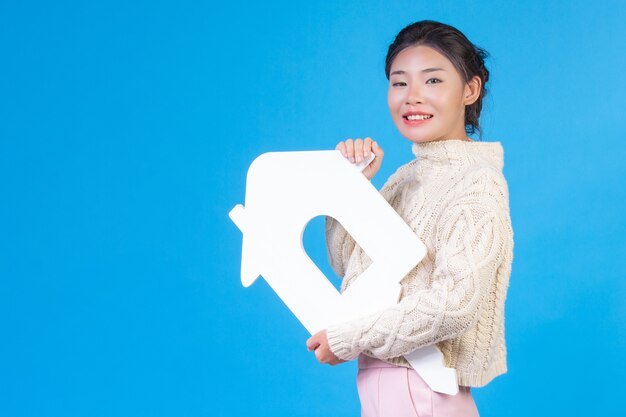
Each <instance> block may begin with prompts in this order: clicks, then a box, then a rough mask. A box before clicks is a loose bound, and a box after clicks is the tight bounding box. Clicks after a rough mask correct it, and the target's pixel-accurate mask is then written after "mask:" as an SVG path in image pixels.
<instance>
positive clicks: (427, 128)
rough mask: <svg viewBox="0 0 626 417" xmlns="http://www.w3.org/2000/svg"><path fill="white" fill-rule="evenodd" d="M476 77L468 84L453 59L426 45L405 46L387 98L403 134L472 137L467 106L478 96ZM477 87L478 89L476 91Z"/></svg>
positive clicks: (422, 137)
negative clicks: (469, 134)
mask: <svg viewBox="0 0 626 417" xmlns="http://www.w3.org/2000/svg"><path fill="white" fill-rule="evenodd" d="M475 83H478V86H480V79H479V78H478V77H474V80H473V81H472V83H469V84H465V83H464V82H463V80H462V78H461V75H460V74H459V73H458V71H457V70H456V68H455V67H454V65H452V62H450V61H449V60H448V59H447V58H446V57H445V56H444V55H442V54H441V53H439V52H438V51H437V50H435V49H433V48H431V47H429V46H425V45H419V46H411V47H408V48H406V49H403V50H402V51H401V52H400V53H399V54H398V55H397V56H396V58H395V59H394V61H393V62H392V64H391V70H390V76H389V91H388V94H387V101H388V103H389V110H390V112H391V117H392V118H393V121H394V123H395V124H396V127H397V128H398V130H399V131H400V133H401V134H402V135H403V136H404V137H406V138H407V139H409V140H410V141H412V142H432V141H436V140H445V139H469V138H468V137H467V134H466V132H465V106H466V105H467V104H471V103H473V102H474V101H475V99H476V98H477V92H479V91H480V89H478V90H475V88H472V87H476V85H475ZM474 90H475V91H474Z"/></svg>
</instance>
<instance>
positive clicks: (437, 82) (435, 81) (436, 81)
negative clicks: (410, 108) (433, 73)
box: [426, 78, 441, 84]
mask: <svg viewBox="0 0 626 417" xmlns="http://www.w3.org/2000/svg"><path fill="white" fill-rule="evenodd" d="M440 82H441V80H440V79H439V78H431V79H429V80H428V81H426V84H439V83H440Z"/></svg>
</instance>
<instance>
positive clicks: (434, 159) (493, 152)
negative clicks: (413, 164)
mask: <svg viewBox="0 0 626 417" xmlns="http://www.w3.org/2000/svg"><path fill="white" fill-rule="evenodd" d="M412 151H413V154H414V155H415V157H416V158H417V159H418V160H420V162H426V163H430V164H433V165H438V166H446V165H453V166H458V165H468V164H472V165H473V164H476V163H483V164H484V163H486V164H488V165H491V166H493V167H494V168H497V169H498V170H500V171H501V170H502V167H503V166H504V150H503V149H502V144H501V143H500V142H476V141H468V140H462V139H446V140H439V141H434V142H425V143H415V142H414V143H413V146H412Z"/></svg>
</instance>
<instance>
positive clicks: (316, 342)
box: [306, 330, 347, 366]
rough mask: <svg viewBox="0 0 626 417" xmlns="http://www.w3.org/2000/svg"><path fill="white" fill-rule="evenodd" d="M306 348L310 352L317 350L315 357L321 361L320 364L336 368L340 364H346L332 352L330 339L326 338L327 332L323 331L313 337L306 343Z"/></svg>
mask: <svg viewBox="0 0 626 417" xmlns="http://www.w3.org/2000/svg"><path fill="white" fill-rule="evenodd" d="M306 347H307V349H309V352H310V351H312V350H315V357H316V358H317V360H318V361H319V363H327V364H329V365H332V366H335V365H339V364H340V363H344V362H347V361H344V360H343V359H339V358H338V357H336V356H335V354H334V353H333V352H332V351H331V350H330V346H328V337H327V336H326V330H321V331H319V332H317V333H315V334H314V335H313V336H311V337H310V338H309V340H307V341H306Z"/></svg>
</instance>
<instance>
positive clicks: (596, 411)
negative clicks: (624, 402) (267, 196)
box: [0, 0, 626, 417]
mask: <svg viewBox="0 0 626 417" xmlns="http://www.w3.org/2000/svg"><path fill="white" fill-rule="evenodd" d="M421 19H433V20H439V21H442V22H445V23H449V24H452V25H453V26H456V27H458V28H459V29H460V30H462V31H463V32H464V33H465V34H466V35H467V36H468V38H469V39H470V40H472V41H473V42H474V43H476V44H478V45H479V46H482V47H484V48H485V49H487V50H488V51H489V52H490V53H491V57H490V58H489V60H488V61H487V62H488V68H489V69H490V70H491V75H492V78H491V80H490V81H489V84H488V89H489V94H488V98H487V99H486V102H485V108H484V113H483V116H482V119H481V121H482V124H483V126H484V135H483V140H485V141H500V142H502V144H503V146H504V149H505V175H506V177H507V179H508V181H509V187H510V196H511V216H512V221H513V227H514V231H515V254H514V262H513V272H512V275H511V281H510V288H509V293H508V298H507V302H506V340H507V349H508V367H509V371H508V373H507V374H505V375H503V376H500V377H498V378H496V379H495V380H494V381H493V382H492V383H490V384H489V385H488V386H486V387H484V388H480V389H475V390H473V394H474V397H475V399H476V402H477V405H478V408H479V410H480V413H481V416H484V417H489V416H523V415H524V416H525V415H528V414H532V415H534V416H555V415H567V416H587V415H597V416H603V415H605V416H606V415H615V414H617V413H618V410H619V409H620V408H621V407H618V404H617V399H618V398H619V395H618V393H617V391H619V389H620V387H621V385H622V380H623V374H624V371H626V367H625V365H624V352H625V351H626V325H625V324H624V323H626V307H625V303H624V300H625V299H626V284H625V279H624V278H625V276H626V274H625V272H624V271H625V270H626V261H625V259H626V257H625V256H624V254H625V253H626V239H625V237H624V232H625V231H626V227H625V226H626V224H625V221H624V213H626V203H625V197H626V196H625V189H626V187H624V180H625V179H626V164H625V163H624V160H625V159H626V151H625V146H624V142H625V139H626V127H625V122H626V120H625V118H624V114H625V108H624V97H625V95H626V77H625V76H624V74H625V73H626V58H625V55H624V51H625V50H626V30H625V29H624V25H623V22H624V21H626V3H624V2H623V1H619V0H615V1H598V2H596V3H594V5H593V7H591V5H590V4H589V3H588V2H583V1H579V0H576V1H564V0H561V1H551V2H544V1H509V2H501V1H495V0H486V1H461V0H459V1H452V0H450V1H437V0H435V1H388V0H384V1H383V0H380V1H355V0H345V1H337V2H331V1H328V2H322V1H319V2H317V1H313V2H312V1H300V0H290V1H273V2H247V1H243V2H231V3H228V2H220V3H216V2H213V1H208V0H205V1H176V2H174V1H134V2H127V1H117V0H113V1H106V2H87V1H84V2H81V1H73V2H72V1H57V2H34V1H10V0H3V1H2V2H1V3H0V174H1V175H2V179H1V180H0V196H1V199H0V201H1V203H0V415H1V416H7V417H13V416H63V417H71V416H93V417H95V416H106V417H109V416H134V417H135V416H208V415H211V416H356V415H359V403H358V396H357V392H356V383H355V374H356V364H355V363H354V362H351V363H347V364H343V365H339V366H336V367H330V366H322V365H319V364H318V363H317V362H316V360H315V357H314V355H313V354H312V353H309V352H308V351H307V349H306V347H305V341H306V339H307V338H308V337H309V335H308V334H307V332H306V331H305V329H304V328H303V327H302V326H301V325H300V323H299V322H298V321H297V320H296V319H295V317H294V316H293V315H292V314H291V313H290V312H289V311H288V310H287V308H286V307H285V305H284V304H283V303H282V301H280V299H279V298H278V297H277V296H276V294H274V293H273V291H272V290H271V289H270V288H269V286H268V285H267V283H266V282H265V281H264V280H263V279H262V278H261V279H259V280H258V281H257V282H256V283H255V284H254V285H252V286H251V287H250V288H243V287H242V285H241V281H240V276H239V268H240V257H241V237H242V235H241V233H240V231H239V230H238V229H237V228H236V227H235V225H234V224H233V223H232V222H231V221H230V219H229V218H228V216H227V214H228V212H229V211H230V209H231V208H232V207H233V206H234V205H235V204H237V203H243V202H244V193H245V175H246V172H247V168H248V166H249V165H250V163H251V162H252V161H253V160H254V158H255V157H257V156H258V155H260V154H262V153H264V152H269V151H296V150H318V149H333V148H334V146H335V144H336V143H337V142H338V141H339V140H343V139H346V138H356V137H364V136H371V137H373V138H375V139H376V140H377V141H378V142H379V143H380V144H381V146H382V147H383V148H384V149H385V152H386V154H385V161H384V164H383V167H382V169H381V171H380V172H379V173H378V175H377V176H376V177H375V178H374V180H373V183H374V185H376V186H377V187H381V186H382V184H383V183H384V180H385V179H386V178H387V177H388V176H389V175H390V174H391V173H393V172H394V171H395V169H396V168H397V167H398V166H400V165H401V164H403V163H405V162H408V161H409V160H410V159H411V158H412V157H413V155H412V153H411V149H410V143H409V142H408V141H407V140H406V139H404V138H403V137H401V136H400V134H399V133H398V132H397V131H396V129H395V127H394V126H393V123H392V121H391V118H390V116H389V113H388V109H387V104H386V90H387V82H386V79H385V76H384V58H385V53H386V49H387V47H388V45H389V43H390V42H391V41H392V40H393V37H394V36H395V34H396V33H397V32H398V31H399V30H400V29H401V28H402V27H404V26H405V25H407V24H409V23H412V22H414V21H416V20H421ZM286 192H288V190H286ZM304 245H305V247H306V249H307V251H308V253H309V254H310V255H311V258H312V259H314V260H315V261H316V262H317V263H318V265H320V268H321V269H322V270H323V271H325V272H326V273H327V274H329V275H331V274H332V273H331V272H330V268H329V267H328V262H327V260H326V259H325V250H326V249H325V246H324V238H323V218H322V217H318V218H315V219H313V220H312V221H311V223H310V224H309V226H308V227H307V229H306V231H305V236H304ZM332 279H335V278H332ZM336 283H337V281H336V279H335V284H336Z"/></svg>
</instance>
